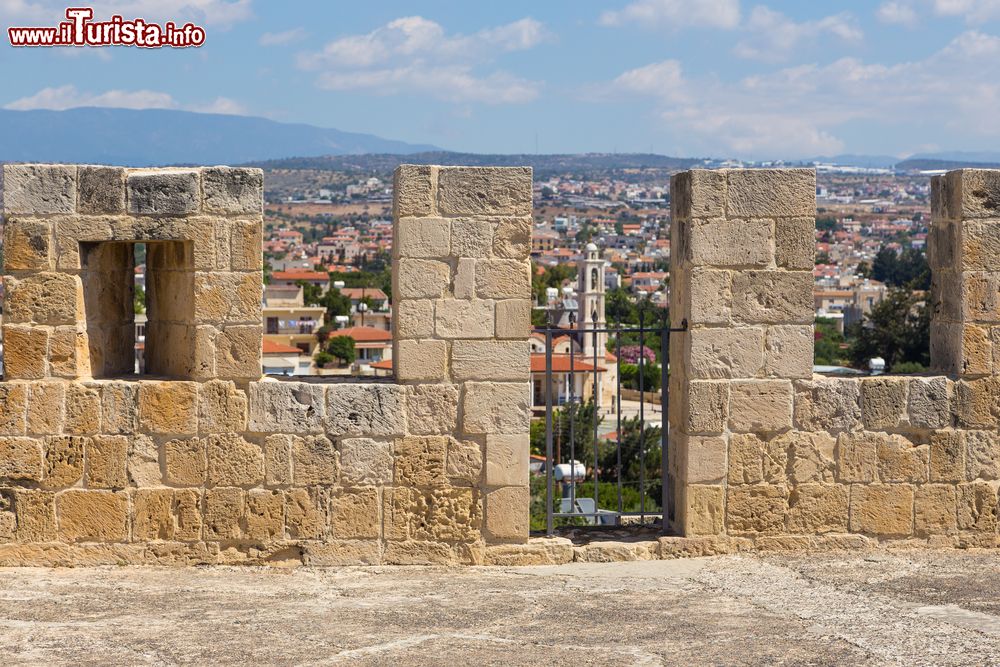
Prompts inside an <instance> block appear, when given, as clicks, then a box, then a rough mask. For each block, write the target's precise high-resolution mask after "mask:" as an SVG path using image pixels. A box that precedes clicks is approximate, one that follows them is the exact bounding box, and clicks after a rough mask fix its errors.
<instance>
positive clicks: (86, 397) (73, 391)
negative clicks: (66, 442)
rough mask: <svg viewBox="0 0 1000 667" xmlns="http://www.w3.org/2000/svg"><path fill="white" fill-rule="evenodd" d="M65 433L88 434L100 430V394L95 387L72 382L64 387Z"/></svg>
mask: <svg viewBox="0 0 1000 667" xmlns="http://www.w3.org/2000/svg"><path fill="white" fill-rule="evenodd" d="M63 428H64V429H65V431H66V433H70V434H72V435H89V434H91V433H97V432H98V431H100V430H101V394H100V392H99V390H98V388H97V387H90V386H86V385H82V384H79V383H76V382H73V383H71V384H69V385H67V387H66V421H65V424H64V426H63Z"/></svg>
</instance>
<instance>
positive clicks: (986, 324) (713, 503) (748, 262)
mask: <svg viewBox="0 0 1000 667" xmlns="http://www.w3.org/2000/svg"><path fill="white" fill-rule="evenodd" d="M671 186H672V192H671V197H672V201H673V222H672V229H671V234H672V248H673V254H672V257H671V276H672V279H673V283H672V289H673V292H672V295H671V297H672V302H671V310H672V313H673V317H672V319H673V321H674V323H675V324H676V323H677V322H679V320H680V319H682V318H683V319H687V321H688V324H689V331H687V332H685V333H680V334H674V335H673V336H672V337H671V350H670V354H671V359H670V361H671V377H670V381H671V405H670V410H671V414H670V423H671V428H672V434H671V446H672V450H671V451H670V458H669V467H670V472H671V478H672V479H671V482H672V484H673V486H672V488H673V489H674V495H673V503H674V506H673V508H672V510H673V520H674V525H675V527H676V529H677V530H678V532H679V533H680V534H682V535H685V536H699V535H707V536H725V537H734V538H740V539H745V538H749V539H751V540H754V541H755V542H756V543H757V544H758V545H761V546H783V547H810V546H822V545H827V546H854V545H858V544H863V543H866V542H868V541H870V540H871V539H874V540H879V541H882V540H917V541H920V542H923V543H931V544H938V545H960V546H968V545H977V546H996V545H997V544H998V542H1000V540H998V521H997V513H998V508H997V505H998V495H997V490H998V487H1000V435H998V432H997V427H998V419H1000V377H996V376H995V375H996V373H997V372H1000V366H998V365H996V364H995V361H994V358H993V354H994V353H993V349H994V348H993V341H995V340H997V339H996V338H995V337H994V334H995V332H996V331H997V329H996V327H995V325H996V324H997V323H1000V301H997V299H996V294H997V290H996V289H995V287H991V286H993V285H994V284H995V279H996V277H997V275H1000V273H996V272H997V271H1000V256H998V254H997V253H996V252H994V251H993V250H992V249H995V248H996V247H997V246H996V239H997V238H1000V219H991V218H992V217H993V216H994V215H995V211H994V209H995V205H992V204H991V202H994V201H1000V172H994V171H990V172H986V171H980V170H964V171H958V172H952V173H949V174H948V175H947V176H945V177H941V178H936V179H935V180H934V183H933V200H934V203H933V224H932V233H931V238H930V247H929V251H930V258H931V264H932V268H933V270H934V287H933V288H932V296H931V304H930V305H931V307H932V308H933V311H932V312H933V315H932V318H933V319H932V322H933V323H932V338H931V359H932V365H933V366H934V368H935V370H937V371H938V372H940V373H942V376H940V377H892V376H885V377H872V378H862V379H858V378H846V379H834V378H825V377H818V376H817V377H813V376H812V357H813V324H812V322H813V317H814V315H813V303H812V273H811V272H812V266H813V262H814V254H815V245H814V238H813V233H814V232H813V230H814V217H815V190H814V188H815V175H814V173H813V172H812V171H811V170H796V169H793V170H754V171H739V170H732V171H715V172H706V171H691V172H686V173H684V174H679V175H677V176H675V177H674V178H673V180H672V183H671ZM860 536H864V538H861V537H860Z"/></svg>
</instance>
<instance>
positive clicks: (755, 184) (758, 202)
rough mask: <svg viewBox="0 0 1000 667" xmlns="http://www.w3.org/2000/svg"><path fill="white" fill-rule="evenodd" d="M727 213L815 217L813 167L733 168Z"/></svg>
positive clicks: (751, 216)
mask: <svg viewBox="0 0 1000 667" xmlns="http://www.w3.org/2000/svg"><path fill="white" fill-rule="evenodd" d="M726 174H727V176H728V188H727V191H726V213H727V214H728V215H729V216H731V217H734V218H754V217H762V218H763V217H783V218H787V217H799V216H803V217H814V216H815V215H816V172H815V170H813V169H731V170H728V171H727V172H726Z"/></svg>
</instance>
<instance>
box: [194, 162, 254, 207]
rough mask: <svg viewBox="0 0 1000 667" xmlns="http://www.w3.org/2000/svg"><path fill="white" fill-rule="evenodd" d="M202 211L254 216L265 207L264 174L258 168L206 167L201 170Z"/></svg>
mask: <svg viewBox="0 0 1000 667" xmlns="http://www.w3.org/2000/svg"><path fill="white" fill-rule="evenodd" d="M201 183H202V190H203V191H204V193H205V210H206V211H209V212H211V213H257V214H260V213H262V211H263V208H264V172H263V171H262V170H260V169H247V168H233V167H208V168H205V169H202V170H201Z"/></svg>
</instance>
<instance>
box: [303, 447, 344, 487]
mask: <svg viewBox="0 0 1000 667" xmlns="http://www.w3.org/2000/svg"><path fill="white" fill-rule="evenodd" d="M339 479H340V460H339V457H338V455H337V449H336V447H334V445H333V443H332V442H330V440H329V439H328V438H326V437H324V436H321V435H309V436H303V437H299V436H293V438H292V481H293V482H294V483H295V485H296V486H307V485H319V484H324V485H331V484H335V483H336V482H337V481H338V480H339Z"/></svg>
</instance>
